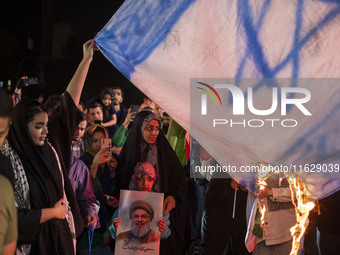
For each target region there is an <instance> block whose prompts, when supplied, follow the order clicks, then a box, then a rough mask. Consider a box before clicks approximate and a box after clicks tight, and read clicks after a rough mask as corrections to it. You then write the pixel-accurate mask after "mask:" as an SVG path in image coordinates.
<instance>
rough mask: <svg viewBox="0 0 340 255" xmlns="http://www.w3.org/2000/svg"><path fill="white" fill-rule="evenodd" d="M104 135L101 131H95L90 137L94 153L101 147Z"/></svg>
mask: <svg viewBox="0 0 340 255" xmlns="http://www.w3.org/2000/svg"><path fill="white" fill-rule="evenodd" d="M104 138H105V136H104V134H103V133H102V132H95V133H94V134H93V137H92V144H91V148H92V150H93V151H94V153H96V154H97V153H98V152H99V151H100V149H101V145H102V143H101V140H102V139H104Z"/></svg>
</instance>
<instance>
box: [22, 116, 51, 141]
mask: <svg viewBox="0 0 340 255" xmlns="http://www.w3.org/2000/svg"><path fill="white" fill-rule="evenodd" d="M47 122H48V116H47V113H46V112H41V113H37V114H36V115H34V118H33V120H32V121H30V122H28V124H27V127H28V132H29V134H30V136H31V138H32V140H33V143H34V144H35V145H36V146H43V145H44V143H45V140H46V138H47V134H48V129H47Z"/></svg>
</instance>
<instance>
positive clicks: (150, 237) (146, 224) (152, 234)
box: [117, 200, 160, 245]
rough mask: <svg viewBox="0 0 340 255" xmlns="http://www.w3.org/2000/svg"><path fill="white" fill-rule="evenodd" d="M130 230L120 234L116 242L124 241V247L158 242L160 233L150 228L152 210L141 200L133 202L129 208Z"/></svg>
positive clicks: (148, 204)
mask: <svg viewBox="0 0 340 255" xmlns="http://www.w3.org/2000/svg"><path fill="white" fill-rule="evenodd" d="M129 216H130V218H131V229H130V230H129V231H125V232H122V233H120V234H119V235H118V236H117V241H119V240H124V245H128V244H144V243H150V242H156V241H159V240H160V233H159V232H156V231H155V230H153V229H151V228H150V225H151V221H152V220H153V218H154V209H153V207H152V205H151V204H150V203H148V202H147V201H143V200H137V201H135V202H133V203H132V204H131V206H130V208H129Z"/></svg>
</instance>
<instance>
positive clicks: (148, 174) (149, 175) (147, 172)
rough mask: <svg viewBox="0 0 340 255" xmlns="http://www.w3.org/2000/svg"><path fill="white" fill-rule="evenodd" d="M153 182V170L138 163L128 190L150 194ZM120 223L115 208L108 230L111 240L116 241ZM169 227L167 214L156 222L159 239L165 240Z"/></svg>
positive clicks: (154, 176)
mask: <svg viewBox="0 0 340 255" xmlns="http://www.w3.org/2000/svg"><path fill="white" fill-rule="evenodd" d="M155 181H156V171H155V168H154V167H153V166H152V165H151V164H150V163H149V162H139V163H138V164H137V166H136V167H135V169H134V173H133V176H132V180H131V182H130V185H129V189H130V190H138V191H145V192H152V188H153V185H154V184H155ZM163 215H164V212H163ZM120 223H121V219H120V218H118V208H117V210H116V211H115V212H114V214H113V217H112V224H111V225H110V226H109V230H110V233H111V236H112V238H113V239H116V232H117V229H118V227H119V225H120ZM169 225H170V220H169V214H167V215H166V216H165V217H164V216H163V219H162V220H160V221H158V222H157V226H158V227H159V231H160V232H161V239H166V238H168V236H169V235H170V234H171V230H170V228H169Z"/></svg>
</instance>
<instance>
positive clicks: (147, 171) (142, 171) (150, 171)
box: [129, 162, 156, 190]
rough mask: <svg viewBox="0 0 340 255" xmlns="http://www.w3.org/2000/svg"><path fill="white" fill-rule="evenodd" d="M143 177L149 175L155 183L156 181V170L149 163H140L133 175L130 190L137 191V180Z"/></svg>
mask: <svg viewBox="0 0 340 255" xmlns="http://www.w3.org/2000/svg"><path fill="white" fill-rule="evenodd" d="M143 175H148V176H150V177H151V178H152V180H153V181H154V182H155V181H156V171H155V168H154V167H153V166H152V165H151V164H150V163H149V162H139V163H138V164H137V166H136V167H135V170H134V173H133V175H132V179H131V182H130V184H129V190H137V179H138V178H140V177H142V176H143Z"/></svg>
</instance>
